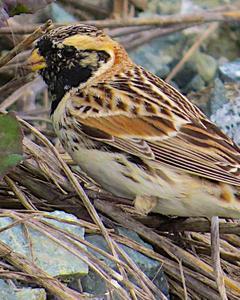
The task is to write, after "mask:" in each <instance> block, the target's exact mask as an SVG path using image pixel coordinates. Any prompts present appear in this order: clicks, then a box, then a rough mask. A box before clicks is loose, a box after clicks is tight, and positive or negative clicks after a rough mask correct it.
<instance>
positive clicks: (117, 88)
mask: <svg viewBox="0 0 240 300" xmlns="http://www.w3.org/2000/svg"><path fill="white" fill-rule="evenodd" d="M84 101H85V102H84ZM73 102H74V103H73V106H77V105H79V104H78V103H81V106H80V109H81V112H80V113H79V111H78V112H76V110H72V111H71V113H72V114H74V118H75V119H76V120H77V122H79V124H80V125H81V124H83V125H84V126H86V127H85V129H86V128H88V130H87V131H88V132H85V134H87V135H89V136H90V137H91V138H93V139H98V140H102V142H104V143H106V144H109V145H112V146H114V147H116V148H118V149H121V150H123V151H126V152H128V153H131V154H134V155H136V156H139V157H141V158H143V159H144V158H147V159H151V160H152V161H155V162H156V163H158V162H163V163H166V164H168V165H171V166H174V167H176V168H179V169H182V170H186V171H187V172H189V173H193V174H196V175H199V176H202V177H206V178H209V179H213V180H217V181H221V182H227V183H230V184H233V185H239V184H240V152H239V148H238V147H237V146H236V145H235V144H234V143H233V142H232V141H231V140H230V139H229V138H228V137H227V136H226V135H225V134H224V133H222V132H221V131H220V130H219V129H218V128H217V127H216V126H215V125H214V124H212V123H211V122H210V121H209V120H207V118H206V117H205V116H204V114H203V113H202V112H201V111H200V110H199V109H198V108H197V107H196V106H194V105H192V104H191V102H190V101H189V100H188V99H186V98H185V97H184V96H183V95H181V93H179V92H178V91H177V90H176V89H174V88H173V87H171V86H170V85H168V84H166V83H165V82H164V81H163V80H161V79H159V78H158V77H156V76H154V75H152V74H151V73H148V72H146V71H145V70H144V69H142V68H140V67H138V66H135V67H133V68H132V69H130V70H128V71H127V72H126V73H122V74H120V75H119V74H118V76H117V78H114V79H111V80H107V81H105V82H102V83H98V84H96V85H93V86H91V88H88V89H87V90H86V91H81V99H78V97H76V98H75V99H74V101H73ZM84 105H85V107H84ZM80 127H81V126H80ZM89 128H90V129H91V130H92V131H94V130H95V133H94V134H89ZM96 132H97V133H96ZM96 134H97V136H96ZM102 136H107V137H108V138H107V139H106V138H105V139H104V138H102ZM156 167H157V165H156Z"/></svg>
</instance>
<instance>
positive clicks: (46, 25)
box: [0, 20, 52, 68]
mask: <svg viewBox="0 0 240 300" xmlns="http://www.w3.org/2000/svg"><path fill="white" fill-rule="evenodd" d="M51 27H52V21H51V20H48V21H47V22H46V23H44V24H43V25H41V26H39V27H37V29H35V31H34V32H32V33H31V34H30V35H29V36H27V37H26V38H25V39H24V40H22V41H21V42H20V43H19V44H17V46H16V47H14V48H13V49H12V50H10V51H9V52H8V53H7V54H6V55H4V56H3V57H1V58H0V68H1V67H2V66H4V65H6V64H7V63H8V62H9V61H10V60H11V59H13V58H14V57H15V56H16V55H17V54H18V53H20V52H21V51H23V50H26V49H27V48H28V47H29V46H30V45H31V44H32V43H33V42H34V41H35V40H36V39H38V38H39V37H40V36H42V35H43V34H44V33H45V32H46V31H47V30H49V29H50V28H51Z"/></svg>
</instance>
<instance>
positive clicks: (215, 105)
mask: <svg viewBox="0 0 240 300" xmlns="http://www.w3.org/2000/svg"><path fill="white" fill-rule="evenodd" d="M227 102H228V99H227V97H226V89H225V86H224V83H223V82H222V81H221V80H220V79H219V78H216V79H215V80H214V85H213V89H212V91H211V94H210V101H209V107H210V114H213V113H215V112H216V111H217V110H218V109H219V108H221V107H222V106H223V105H224V104H226V103H227Z"/></svg>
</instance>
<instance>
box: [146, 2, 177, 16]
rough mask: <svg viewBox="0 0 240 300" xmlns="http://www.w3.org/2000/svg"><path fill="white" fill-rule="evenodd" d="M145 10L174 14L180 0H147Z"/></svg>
mask: <svg viewBox="0 0 240 300" xmlns="http://www.w3.org/2000/svg"><path fill="white" fill-rule="evenodd" d="M147 3H148V4H147V10H148V11H150V12H152V13H158V14H175V13H177V12H179V11H180V9H181V4H182V0H168V1H166V0H149V1H148V2H147Z"/></svg>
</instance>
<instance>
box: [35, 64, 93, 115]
mask: <svg viewBox="0 0 240 300" xmlns="http://www.w3.org/2000/svg"><path fill="white" fill-rule="evenodd" d="M92 73H93V70H92V69H91V68H89V67H81V66H80V65H77V66H73V67H71V68H69V67H68V66H66V68H64V69H62V70H61V71H60V72H57V71H55V70H54V69H52V70H51V68H46V69H43V70H42V71H41V75H42V77H43V79H44V81H45V82H46V83H47V85H48V90H49V92H50V94H51V97H52V105H51V115H52V114H53V113H54V111H55V109H56V108H57V106H58V104H59V102H60V101H61V100H62V98H63V97H64V95H65V94H66V93H67V92H69V91H70V90H71V89H72V88H76V87H78V86H79V85H80V84H81V83H84V82H86V81H87V80H88V79H89V78H90V77H91V76H92Z"/></svg>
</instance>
